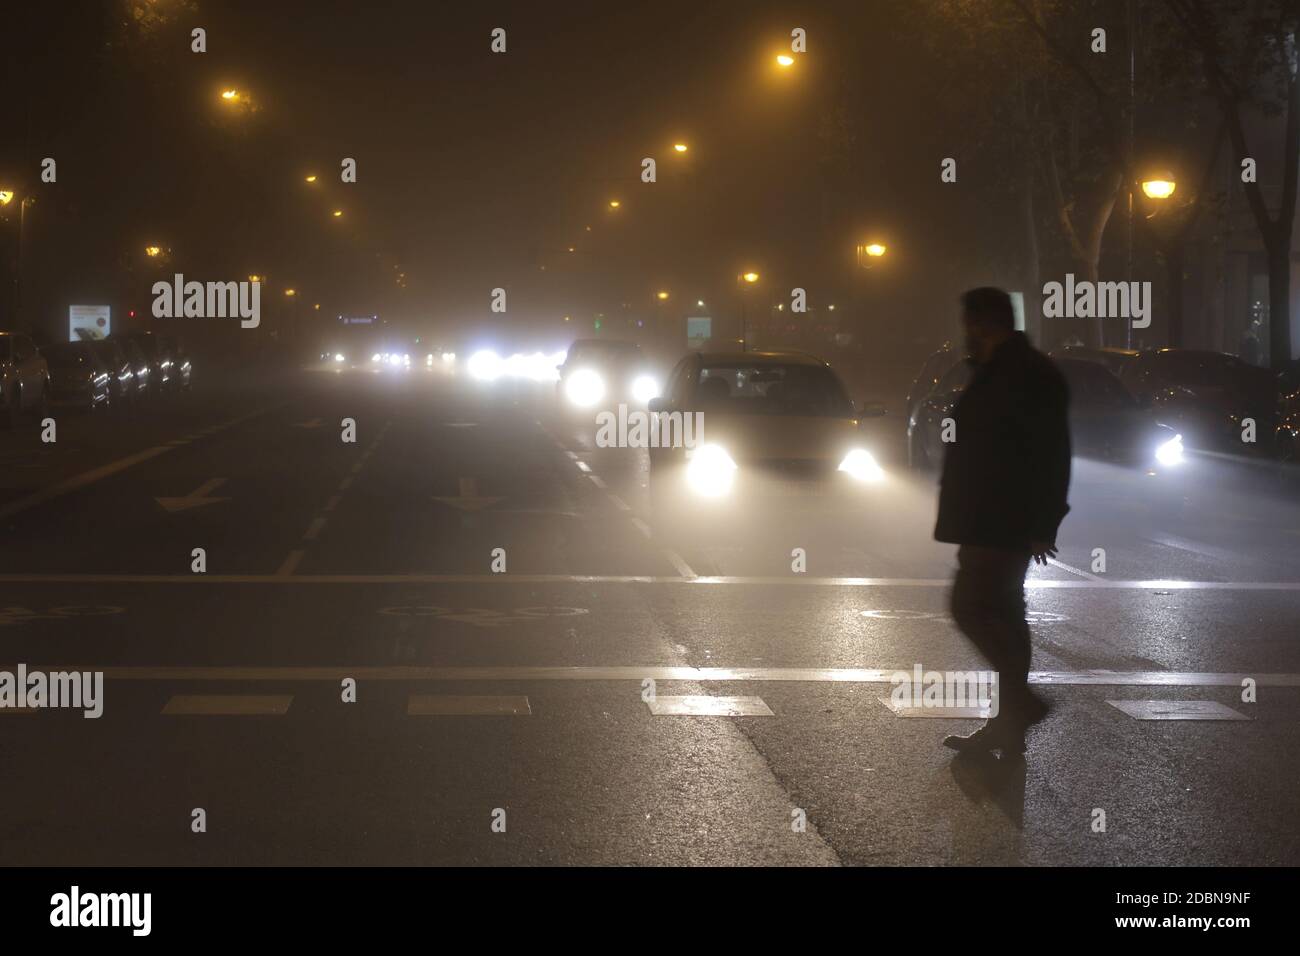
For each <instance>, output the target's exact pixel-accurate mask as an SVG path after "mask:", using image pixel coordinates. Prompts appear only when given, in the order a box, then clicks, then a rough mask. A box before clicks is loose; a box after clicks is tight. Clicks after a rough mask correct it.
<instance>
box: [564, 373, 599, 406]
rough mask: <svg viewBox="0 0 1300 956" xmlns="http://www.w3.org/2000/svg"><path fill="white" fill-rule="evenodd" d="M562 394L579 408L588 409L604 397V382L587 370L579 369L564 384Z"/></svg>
mask: <svg viewBox="0 0 1300 956" xmlns="http://www.w3.org/2000/svg"><path fill="white" fill-rule="evenodd" d="M564 394H565V396H566V397H567V398H568V399H569V401H571V402H573V404H575V405H577V406H579V407H580V408H590V407H591V406H592V405H595V404H596V403H597V402H599V401H600V400H601V399H602V398H604V397H605V382H604V381H603V380H602V379H601V377H600V376H599V375H597V374H596V373H595V372H593V371H592V370H591V369H589V368H580V369H578V370H577V371H576V372H574V373H573V374H572V375H570V376H569V378H568V381H566V382H565V383H564Z"/></svg>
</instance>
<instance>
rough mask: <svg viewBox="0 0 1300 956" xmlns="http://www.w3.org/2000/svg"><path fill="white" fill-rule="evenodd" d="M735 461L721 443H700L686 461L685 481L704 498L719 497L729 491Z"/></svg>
mask: <svg viewBox="0 0 1300 956" xmlns="http://www.w3.org/2000/svg"><path fill="white" fill-rule="evenodd" d="M735 477H736V463H735V462H734V461H732V460H731V456H730V455H728V454H727V452H726V449H724V448H723V447H722V446H721V445H701V446H700V447H699V448H696V449H695V450H694V453H693V454H692V455H691V460H690V461H688V462H687V463H686V483H687V484H688V485H690V487H691V490H692V491H694V492H695V493H696V494H698V495H703V496H704V497H706V498H721V497H722V496H723V495H725V494H727V493H728V492H730V491H731V484H732V482H733V481H734V480H735Z"/></svg>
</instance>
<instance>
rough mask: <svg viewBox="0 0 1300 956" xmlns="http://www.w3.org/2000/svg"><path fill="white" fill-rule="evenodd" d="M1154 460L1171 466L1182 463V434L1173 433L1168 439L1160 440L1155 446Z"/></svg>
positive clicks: (1168, 466) (1167, 466)
mask: <svg viewBox="0 0 1300 956" xmlns="http://www.w3.org/2000/svg"><path fill="white" fill-rule="evenodd" d="M1156 461H1158V462H1160V464H1162V465H1164V466H1165V467H1166V468H1171V467H1173V466H1174V465H1181V464H1182V463H1183V436H1182V435H1175V436H1174V437H1173V438H1171V439H1169V440H1168V441H1165V442H1161V443H1160V444H1159V445H1157V446H1156Z"/></svg>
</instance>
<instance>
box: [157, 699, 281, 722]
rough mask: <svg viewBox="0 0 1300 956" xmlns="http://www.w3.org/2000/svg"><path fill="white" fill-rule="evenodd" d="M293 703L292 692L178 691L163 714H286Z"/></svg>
mask: <svg viewBox="0 0 1300 956" xmlns="http://www.w3.org/2000/svg"><path fill="white" fill-rule="evenodd" d="M292 703H293V696H292V695H290V694H276V695H272V696H266V697H258V696H253V695H248V694H208V695H204V694H177V695H176V696H175V697H172V698H171V699H170V700H169V701H167V705H166V706H165V707H163V709H162V712H163V716H166V717H177V716H204V717H283V716H284V715H285V714H287V713H288V712H289V705H290V704H292Z"/></svg>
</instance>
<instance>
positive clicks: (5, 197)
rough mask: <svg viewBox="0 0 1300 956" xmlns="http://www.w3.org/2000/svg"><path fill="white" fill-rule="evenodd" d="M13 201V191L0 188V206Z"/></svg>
mask: <svg viewBox="0 0 1300 956" xmlns="http://www.w3.org/2000/svg"><path fill="white" fill-rule="evenodd" d="M13 201H14V191H13V190H12V189H0V206H7V205H9V204H10V203H11V202H13Z"/></svg>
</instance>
